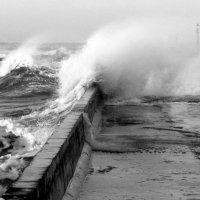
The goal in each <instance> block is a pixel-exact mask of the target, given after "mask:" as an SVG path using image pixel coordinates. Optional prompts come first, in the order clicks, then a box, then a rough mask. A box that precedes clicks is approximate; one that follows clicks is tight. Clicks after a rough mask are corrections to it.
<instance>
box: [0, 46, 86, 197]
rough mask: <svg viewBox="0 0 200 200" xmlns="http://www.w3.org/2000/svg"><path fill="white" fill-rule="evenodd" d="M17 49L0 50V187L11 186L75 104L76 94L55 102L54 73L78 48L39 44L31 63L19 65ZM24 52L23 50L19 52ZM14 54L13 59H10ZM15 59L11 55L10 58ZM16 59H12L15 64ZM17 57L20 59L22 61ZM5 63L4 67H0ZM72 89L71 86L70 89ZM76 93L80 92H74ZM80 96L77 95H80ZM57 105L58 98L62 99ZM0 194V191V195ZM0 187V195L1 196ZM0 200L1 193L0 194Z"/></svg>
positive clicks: (5, 47)
mask: <svg viewBox="0 0 200 200" xmlns="http://www.w3.org/2000/svg"><path fill="white" fill-rule="evenodd" d="M20 45H21V44H7V43H1V44H0V70H1V72H2V69H3V68H4V67H5V65H8V64H9V67H10V65H12V67H11V68H10V69H9V70H6V72H5V70H4V71H3V74H1V76H0V185H2V186H4V185H6V184H7V183H8V182H10V181H9V180H11V181H13V180H16V179H17V178H18V176H19V174H20V173H21V171H22V169H23V168H24V167H25V166H26V164H27V163H26V161H25V160H26V159H24V158H30V157H32V156H34V155H35V154H36V153H37V152H38V151H39V150H40V149H41V147H42V146H43V144H44V143H45V142H46V140H47V139H48V137H49V136H50V135H51V134H52V133H53V131H54V129H55V127H56V126H57V125H59V123H60V122H61V121H62V119H63V118H64V117H65V115H66V114H67V113H68V112H69V111H70V109H71V108H72V106H73V104H74V103H75V102H76V99H77V98H78V97H77V91H78V90H81V87H80V88H78V89H77V91H75V90H73V89H74V88H71V90H72V91H70V92H72V93H73V94H71V96H68V97H66V99H65V100H62V101H63V102H62V101H61V102H60V101H58V99H59V94H58V93H59V92H58V89H59V87H60V82H59V78H58V72H59V69H60V65H61V62H62V61H63V60H67V59H68V58H69V56H70V55H71V54H73V53H75V52H77V51H79V50H80V49H81V47H82V44H75V43H73V44H72V43H57V44H42V45H40V47H39V48H38V49H37V52H34V55H31V56H32V57H33V59H34V63H32V62H31V63H30V62H27V60H23V59H19V60H18V57H19V56H20V54H19V52H20V51H22V53H23V49H22V50H17V49H20ZM25 51H26V48H25ZM12 52H17V55H14V56H13V55H12ZM15 54H16V53H15ZM15 56H16V58H15ZM22 57H23V56H22ZM6 59H7V61H6ZM73 87H75V86H73ZM79 92H80V93H81V91H79ZM81 94H82V93H81ZM62 99H63V98H62ZM0 190H1V189H0ZM3 191H4V190H3V187H2V192H3ZM0 194H1V192H0Z"/></svg>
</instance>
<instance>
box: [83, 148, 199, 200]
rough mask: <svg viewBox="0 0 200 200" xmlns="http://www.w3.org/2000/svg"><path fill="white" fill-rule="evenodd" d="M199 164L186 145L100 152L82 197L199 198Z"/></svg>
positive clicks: (119, 199) (103, 199) (115, 199)
mask: <svg viewBox="0 0 200 200" xmlns="http://www.w3.org/2000/svg"><path fill="white" fill-rule="evenodd" d="M154 151H155V152H154ZM150 152H151V153H150ZM199 166H200V162H199V160H197V159H196V158H195V157H194V155H193V153H191V151H190V149H189V148H188V147H186V146H178V147H177V146H168V147H166V146H162V147H159V150H155V149H153V148H152V149H151V151H145V150H141V152H138V153H128V154H109V153H101V152H96V153H95V154H94V155H93V167H92V169H91V174H90V175H89V176H88V177H87V180H86V183H85V184H84V187H83V188H82V193H81V195H80V200H94V199H95V200H110V199H112V200H122V199H124V200H131V199H136V200H144V199H145V200H150V199H153V200H160V199H165V200H169V199H174V200H177V199H188V200H189V199H190V200H191V199H193V200H194V199H196V200H197V199H200V190H199V187H200V167H199Z"/></svg>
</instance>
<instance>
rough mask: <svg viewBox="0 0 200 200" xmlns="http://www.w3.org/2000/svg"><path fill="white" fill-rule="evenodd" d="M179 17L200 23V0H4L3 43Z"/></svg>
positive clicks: (69, 38) (83, 35)
mask: <svg viewBox="0 0 200 200" xmlns="http://www.w3.org/2000/svg"><path fill="white" fill-rule="evenodd" d="M144 16H145V17H147V18H148V17H151V16H154V17H155V16H156V17H165V16H178V17H180V18H181V17H185V18H189V19H191V20H192V21H194V24H195V23H199V22H200V0H0V42H15V41H23V40H25V39H28V38H29V37H32V36H34V35H37V34H47V33H48V34H50V35H51V40H52V41H56V42H58V41H65V42H73V41H77V42H81V41H84V40H86V39H87V38H88V37H89V36H90V35H91V34H92V33H93V32H94V31H95V30H97V29H98V28H100V27H101V26H103V25H106V24H108V23H110V22H113V21H118V20H121V19H127V18H130V17H131V18H136V17H144Z"/></svg>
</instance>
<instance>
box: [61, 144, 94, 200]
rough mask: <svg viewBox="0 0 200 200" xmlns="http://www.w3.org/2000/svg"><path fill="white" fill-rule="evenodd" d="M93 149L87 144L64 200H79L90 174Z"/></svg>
mask: <svg viewBox="0 0 200 200" xmlns="http://www.w3.org/2000/svg"><path fill="white" fill-rule="evenodd" d="M91 153H92V149H91V147H90V145H89V144H87V143H86V142H85V144H84V147H83V150H82V153H81V156H80V158H79V160H78V163H77V166H76V169H75V172H74V175H73V177H72V179H71V180H70V182H69V184H68V186H67V189H66V191H65V194H64V196H63V198H62V200H74V199H77V197H78V195H79V192H80V189H81V186H82V184H83V182H84V180H85V177H86V175H87V173H88V168H89V166H90V162H91Z"/></svg>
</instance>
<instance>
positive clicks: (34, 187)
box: [3, 88, 99, 200]
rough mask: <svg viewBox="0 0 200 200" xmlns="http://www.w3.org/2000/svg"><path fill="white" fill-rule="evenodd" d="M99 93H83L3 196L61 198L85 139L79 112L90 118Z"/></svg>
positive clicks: (10, 197) (55, 199)
mask: <svg viewBox="0 0 200 200" xmlns="http://www.w3.org/2000/svg"><path fill="white" fill-rule="evenodd" d="M98 95H99V92H98V89H97V88H91V89H89V90H88V91H87V92H86V93H85V94H84V96H83V97H82V98H81V99H80V100H79V101H78V103H77V104H76V105H75V107H74V109H73V110H72V111H71V112H70V114H68V116H67V117H66V118H65V119H64V121H63V122H62V124H61V125H60V126H59V127H58V129H57V130H56V131H55V132H54V133H53V135H52V136H51V137H50V138H49V139H48V141H47V143H46V144H45V145H44V147H43V148H42V150H41V151H40V152H39V153H38V154H37V155H36V156H35V157H34V159H33V160H32V161H31V163H30V165H29V166H28V167H27V168H26V169H25V170H24V172H23V173H22V175H21V177H20V178H19V179H18V180H17V181H16V182H15V183H14V184H12V186H11V187H10V188H9V189H8V191H7V192H6V194H5V195H4V196H3V198H5V199H28V200H30V199H31V200H37V199H40V200H47V199H48V200H50V199H52V200H60V199H62V197H63V195H64V193H65V190H66V188H67V185H68V183H69V181H70V180H71V178H72V176H73V173H74V170H75V168H76V164H77V162H78V159H79V157H80V155H81V151H82V148H83V145H84V142H85V133H84V127H83V117H82V113H83V112H86V113H88V115H89V117H90V118H91V119H92V118H93V115H94V113H95V109H96V107H97V105H98V99H99V98H98Z"/></svg>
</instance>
